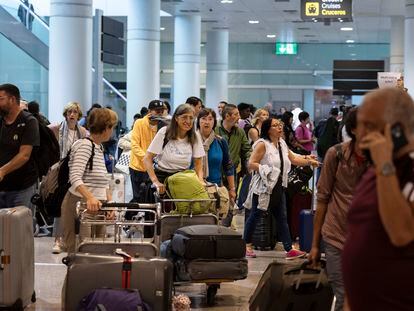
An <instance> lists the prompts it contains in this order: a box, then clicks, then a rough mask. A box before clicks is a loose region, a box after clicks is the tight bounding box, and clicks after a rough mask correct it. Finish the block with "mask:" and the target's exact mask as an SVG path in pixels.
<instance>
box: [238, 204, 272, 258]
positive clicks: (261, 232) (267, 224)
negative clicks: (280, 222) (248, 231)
mask: <svg viewBox="0 0 414 311" xmlns="http://www.w3.org/2000/svg"><path fill="white" fill-rule="evenodd" d="M244 213H245V214H244V215H245V221H247V219H248V218H249V215H250V209H247V208H245V209H244ZM276 243H277V231H276V220H275V218H274V217H273V215H272V213H270V212H264V211H260V215H259V217H258V219H257V222H256V227H255V229H254V232H253V235H252V244H253V246H254V248H256V249H259V250H272V249H274V248H275V246H276Z"/></svg>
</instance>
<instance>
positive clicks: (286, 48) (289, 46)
mask: <svg viewBox="0 0 414 311" xmlns="http://www.w3.org/2000/svg"><path fill="white" fill-rule="evenodd" d="M296 54H298V44H297V43H282V42H277V43H276V55H296Z"/></svg>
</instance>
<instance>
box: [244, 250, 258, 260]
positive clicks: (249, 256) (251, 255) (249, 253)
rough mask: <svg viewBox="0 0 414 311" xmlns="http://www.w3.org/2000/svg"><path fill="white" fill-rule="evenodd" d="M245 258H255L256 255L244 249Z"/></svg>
mask: <svg viewBox="0 0 414 311" xmlns="http://www.w3.org/2000/svg"><path fill="white" fill-rule="evenodd" d="M246 257H247V258H256V253H255V252H254V251H253V250H252V249H246Z"/></svg>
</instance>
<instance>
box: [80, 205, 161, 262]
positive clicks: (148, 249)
mask: <svg viewBox="0 0 414 311" xmlns="http://www.w3.org/2000/svg"><path fill="white" fill-rule="evenodd" d="M85 207H86V204H85V203H83V202H78V203H77V207H76V210H77V215H78V221H77V225H76V227H77V228H76V233H77V247H76V250H77V252H80V253H90V254H108V255H109V254H114V253H115V251H116V250H117V249H122V250H123V251H124V252H126V253H128V254H129V255H130V256H132V257H145V258H152V257H156V256H158V255H159V248H158V247H157V245H156V243H155V240H156V235H155V232H156V227H157V221H158V218H159V215H160V211H161V205H160V204H159V203H156V204H138V203H103V204H102V207H101V209H100V211H99V213H98V214H97V215H96V216H94V217H91V215H90V214H87V213H86V208H85ZM126 212H136V213H137V214H139V213H141V217H139V216H137V217H134V218H133V219H132V220H128V219H125V214H126ZM108 213H112V214H113V217H108V216H107V214H108ZM146 214H151V215H153V218H154V220H151V221H148V220H145V217H144V215H146ZM81 226H90V232H91V235H90V237H86V238H83V239H82V240H81V237H80V231H81ZM147 226H150V227H154V236H153V237H150V238H144V235H143V231H144V230H143V228H145V227H147ZM102 229H103V230H102ZM99 231H101V233H102V234H99Z"/></svg>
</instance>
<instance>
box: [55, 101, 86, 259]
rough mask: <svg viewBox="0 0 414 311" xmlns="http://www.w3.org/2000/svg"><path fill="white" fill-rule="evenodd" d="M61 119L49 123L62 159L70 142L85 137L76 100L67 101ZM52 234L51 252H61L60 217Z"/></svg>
mask: <svg viewBox="0 0 414 311" xmlns="http://www.w3.org/2000/svg"><path fill="white" fill-rule="evenodd" d="M63 116H64V118H65V120H63V121H62V122H61V123H60V124H53V125H49V128H50V129H51V130H52V132H53V134H55V137H56V139H57V141H58V142H59V149H60V158H61V159H63V158H65V157H66V155H67V154H68V151H69V150H70V148H71V147H72V144H73V143H74V142H75V141H77V140H78V139H81V138H83V137H86V133H87V132H86V129H85V128H84V127H83V126H80V125H78V121H79V120H80V118H81V117H82V110H81V107H80V104H79V103H77V102H69V103H68V104H67V105H66V106H65V108H64V109H63ZM53 235H54V236H55V243H54V245H53V247H52V253H53V254H59V253H61V252H62V250H63V248H64V245H63V242H62V226H61V225H60V217H55V218H54V221H53Z"/></svg>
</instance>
